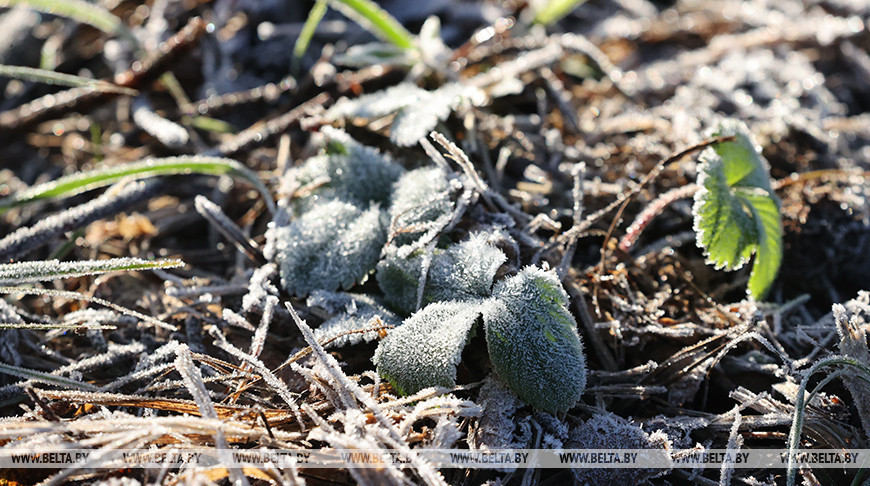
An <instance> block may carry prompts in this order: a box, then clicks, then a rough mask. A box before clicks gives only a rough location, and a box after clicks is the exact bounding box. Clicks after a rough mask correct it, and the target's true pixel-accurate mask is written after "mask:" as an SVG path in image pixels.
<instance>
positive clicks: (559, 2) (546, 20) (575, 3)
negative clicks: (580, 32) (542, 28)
mask: <svg viewBox="0 0 870 486" xmlns="http://www.w3.org/2000/svg"><path fill="white" fill-rule="evenodd" d="M583 3H586V0H550V1H548V2H547V4H546V5H544V7H543V8H541V10H538V11H537V13H535V18H534V22H535V23H536V24H541V25H550V24H553V23H556V22H558V21H559V20H561V19H562V17H564V16H566V15H568V14H569V13H571V12H572V11H574V9H575V8H577V7H579V6H580V5H581V4H583Z"/></svg>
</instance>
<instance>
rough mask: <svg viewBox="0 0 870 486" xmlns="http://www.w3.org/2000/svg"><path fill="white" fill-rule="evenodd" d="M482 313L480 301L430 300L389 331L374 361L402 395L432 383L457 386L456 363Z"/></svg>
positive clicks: (432, 384) (379, 370) (379, 371)
mask: <svg viewBox="0 0 870 486" xmlns="http://www.w3.org/2000/svg"><path fill="white" fill-rule="evenodd" d="M479 316H480V302H436V303H434V304H430V305H428V306H426V307H424V308H423V309H421V310H420V311H419V312H417V313H416V314H414V315H412V316H411V317H409V318H408V319H406V320H405V323H404V324H402V326H401V327H399V328H396V329H393V330H392V331H390V334H389V335H388V336H387V337H386V338H385V339H384V340H383V341H381V343H380V345H379V346H378V349H377V350H376V351H375V356H374V358H373V359H372V361H374V363H375V365H377V369H378V373H380V374H381V376H383V377H384V378H386V379H387V380H389V381H390V383H392V384H393V386H394V387H395V388H396V390H397V391H398V392H399V393H401V394H403V395H409V394H412V393H416V392H418V391H420V390H422V389H423V388H427V387H430V386H446V387H450V386H454V385H455V384H456V365H458V364H459V361H460V359H461V358H462V350H463V349H464V348H465V345H466V344H467V343H468V341H469V340H470V339H471V337H472V336H473V333H474V328H475V324H476V323H477V318H478V317H479Z"/></svg>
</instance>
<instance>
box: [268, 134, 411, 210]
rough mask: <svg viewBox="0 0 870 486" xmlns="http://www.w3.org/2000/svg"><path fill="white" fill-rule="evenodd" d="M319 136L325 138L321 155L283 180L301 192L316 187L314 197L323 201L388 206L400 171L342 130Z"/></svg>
mask: <svg viewBox="0 0 870 486" xmlns="http://www.w3.org/2000/svg"><path fill="white" fill-rule="evenodd" d="M321 133H323V135H324V136H325V137H326V146H325V148H324V150H323V152H322V153H321V154H319V155H316V156H314V157H311V158H309V159H308V160H306V161H305V163H304V164H302V165H301V166H300V167H297V168H294V169H292V170H290V172H288V174H287V175H286V176H285V178H287V179H289V180H291V181H293V183H294V184H295V185H296V186H297V187H300V188H301V187H305V186H307V185H312V186H318V187H316V188H315V189H313V193H314V194H317V195H318V196H320V197H322V198H329V199H342V200H345V201H347V202H351V203H354V204H358V205H361V206H364V205H367V204H369V203H383V204H386V203H388V202H389V200H390V193H391V190H392V188H391V185H392V184H393V182H394V181H396V180H397V179H398V178H399V176H400V175H401V173H402V167H401V166H399V165H397V164H396V163H394V162H393V161H392V160H391V159H390V158H389V157H388V156H387V155H384V154H382V153H380V152H379V151H377V150H375V149H373V148H371V147H367V146H365V145H362V144H361V143H359V142H357V141H356V140H354V139H353V138H351V137H350V136H349V135H348V134H347V133H345V132H343V131H341V130H338V129H336V128H331V127H323V128H322V129H321Z"/></svg>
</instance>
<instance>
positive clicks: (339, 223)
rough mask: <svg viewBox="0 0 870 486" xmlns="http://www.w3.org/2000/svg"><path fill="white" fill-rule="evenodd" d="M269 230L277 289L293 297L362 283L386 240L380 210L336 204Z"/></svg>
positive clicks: (322, 204)
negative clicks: (276, 267) (277, 269)
mask: <svg viewBox="0 0 870 486" xmlns="http://www.w3.org/2000/svg"><path fill="white" fill-rule="evenodd" d="M273 231H274V238H275V242H276V243H275V245H276V251H277V255H276V259H277V262H278V265H279V267H280V274H281V285H282V286H283V287H284V289H286V290H287V291H288V292H290V293H291V294H295V295H297V296H304V295H308V294H309V293H311V292H312V291H313V290H318V289H322V290H337V289H338V288H339V287H342V288H345V289H347V288H350V287H351V286H353V285H354V284H357V283H359V282H361V281H363V280H364V279H365V277H366V276H367V275H368V273H369V272H370V271H371V270H372V269H374V267H375V264H376V263H377V262H378V256H379V255H380V252H381V248H382V247H383V246H384V243H385V242H386V239H387V234H386V215H385V213H384V212H383V211H381V210H380V209H379V208H378V207H377V206H373V207H372V208H370V209H367V210H362V209H359V208H358V207H356V206H354V205H353V204H349V203H346V202H342V201H327V202H319V203H316V204H315V205H314V206H313V207H312V208H311V209H310V210H309V211H308V212H306V213H305V214H303V215H302V216H301V217H300V218H298V219H297V220H295V221H293V222H292V223H291V224H290V225H289V226H281V227H277V228H273Z"/></svg>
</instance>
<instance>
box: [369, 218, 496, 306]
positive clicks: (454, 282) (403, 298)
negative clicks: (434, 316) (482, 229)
mask: <svg viewBox="0 0 870 486" xmlns="http://www.w3.org/2000/svg"><path fill="white" fill-rule="evenodd" d="M421 253H422V252H417V253H416V254H414V255H412V256H411V257H409V258H399V257H398V255H396V254H395V253H389V254H388V255H387V257H386V258H384V259H383V260H381V262H380V263H378V273H377V279H378V284H379V285H380V287H381V290H383V292H384V295H385V296H386V300H387V302H388V303H389V304H390V305H392V306H393V307H394V308H396V309H398V310H399V311H401V312H403V313H406V314H410V313H411V312H413V311H414V310H416V308H417V288H418V286H419V285H420V278H421V275H422V268H423V259H424V256H423V255H422V254H421ZM505 260H507V257H506V256H505V254H504V253H503V252H502V251H501V250H499V249H498V248H496V247H494V246H493V245H491V244H490V243H489V235H488V234H487V233H477V234H474V235H472V236H471V237H470V238H469V239H467V240H465V241H463V242H461V243H458V244H454V245H450V246H448V247H447V249H446V250H435V254H434V255H433V257H432V262H431V264H430V266H429V271H428V272H427V275H426V283H425V287H424V291H423V304H424V305H425V304H428V303H431V302H437V301H442V300H454V299H458V300H467V299H475V298H481V297H488V296H489V295H490V293H491V292H492V282H493V279H494V278H495V274H496V272H497V271H498V269H499V267H500V266H501V265H502V264H503V263H504V262H505Z"/></svg>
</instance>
